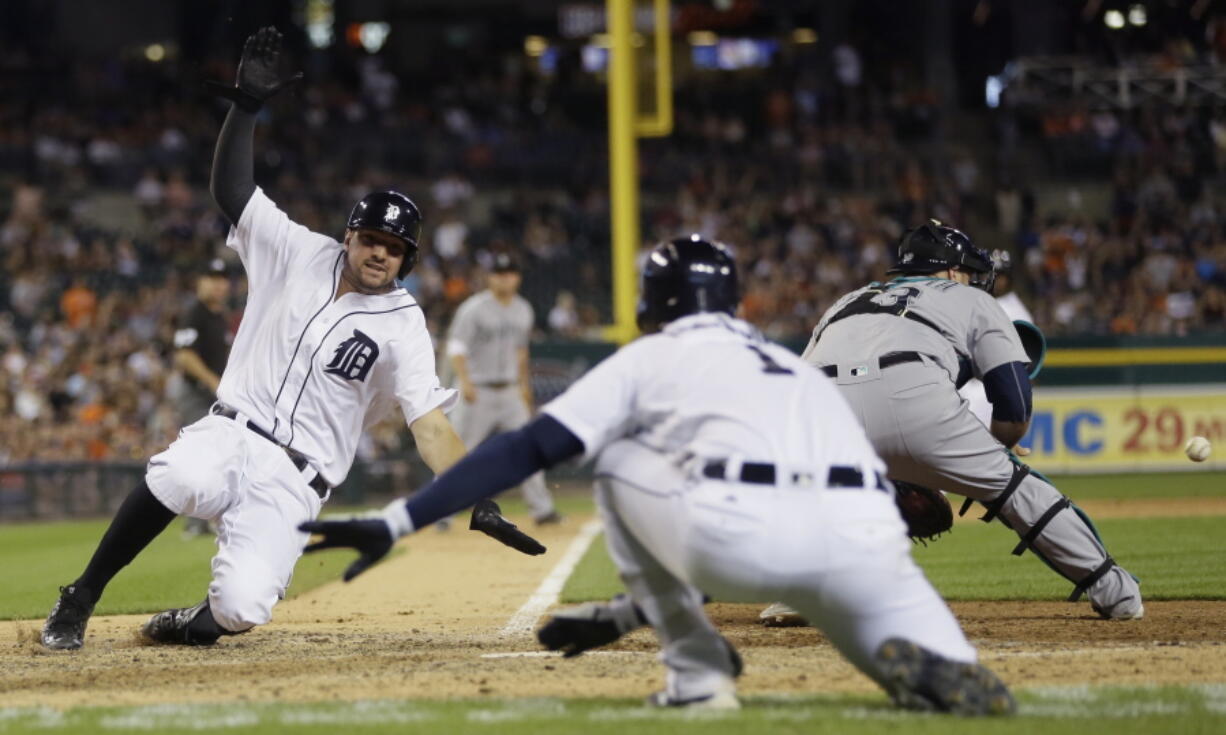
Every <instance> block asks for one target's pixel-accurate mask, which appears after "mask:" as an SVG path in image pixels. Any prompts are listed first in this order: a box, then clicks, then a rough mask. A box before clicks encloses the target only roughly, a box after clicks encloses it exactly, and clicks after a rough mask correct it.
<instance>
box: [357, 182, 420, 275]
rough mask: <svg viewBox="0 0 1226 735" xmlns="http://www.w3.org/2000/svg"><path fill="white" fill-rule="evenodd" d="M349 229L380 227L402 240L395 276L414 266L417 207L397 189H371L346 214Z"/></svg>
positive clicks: (377, 228) (415, 260)
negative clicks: (403, 244)
mask: <svg viewBox="0 0 1226 735" xmlns="http://www.w3.org/2000/svg"><path fill="white" fill-rule="evenodd" d="M348 227H349V229H351V230H361V229H366V230H382V231H383V232H386V233H388V234H391V235H395V236H396V237H398V238H400V239H401V240H404V243H405V248H404V261H403V262H402V263H401V264H400V272H399V273H397V274H396V277H397V278H404V277H405V276H407V275H408V274H409V271H411V270H413V266H415V265H417V241H418V239H419V238H420V237H421V210H420V209H418V208H417V205H416V204H414V203H413V200H412V199H409V198H408V197H407V196H405V195H404V194H401V193H400V192H398V191H374V192H371V193H369V194H367V195H366V196H364V197H362V201H360V202H358V203H357V204H356V205H355V206H354V207H353V211H352V212H350V213H349V224H348Z"/></svg>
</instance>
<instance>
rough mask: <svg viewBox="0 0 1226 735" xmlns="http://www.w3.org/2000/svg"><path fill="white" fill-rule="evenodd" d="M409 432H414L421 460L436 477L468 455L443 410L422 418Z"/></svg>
mask: <svg viewBox="0 0 1226 735" xmlns="http://www.w3.org/2000/svg"><path fill="white" fill-rule="evenodd" d="M409 430H410V431H411V432H413V441H415V442H416V443H417V451H418V452H420V453H421V458H422V459H424V460H425V461H426V465H427V466H429V467H430V469H431V470H432V471H433V472H434V474H436V475H438V474H441V473H443V472H445V471H446V470H447V468H449V467H451V466H452V465H453V464H455V463H456V462H459V461H460V458H461V457H463V456H464V454H465V453H466V450H465V448H464V442H462V441H460V437H459V435H457V434H456V433H455V429H454V428H452V426H451V422H450V421H448V420H447V415H446V414H444V413H443V411H442V409H438V408H436V409H434V410H433V411H431V412H429V413H427V414H425V415H424V416H421V417H420V418H418V419H417V420H416V421H414V422H413V423H412V424H410V425H409Z"/></svg>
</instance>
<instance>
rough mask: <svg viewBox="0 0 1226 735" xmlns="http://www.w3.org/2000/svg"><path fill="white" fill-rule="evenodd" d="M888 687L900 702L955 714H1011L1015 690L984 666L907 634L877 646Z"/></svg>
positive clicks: (1014, 709) (916, 707)
mask: <svg viewBox="0 0 1226 735" xmlns="http://www.w3.org/2000/svg"><path fill="white" fill-rule="evenodd" d="M875 658H876V662H877V666H878V669H879V671H880V674H881V676H882V681H883V683H884V685H885V688H886V691H888V692H889V694H890V698H891V699H893V700H894V703H895V704H897V705H898V706H899V707H904V708H906V709H917V710H927V711H933V710H935V711H937V712H949V713H952V714H956V715H1009V714H1013V712H1014V711H1016V709H1017V704H1016V702H1014V701H1013V695H1012V694H1010V693H1009V689H1008V688H1007V687H1005V685H1004V683H1003V682H1001V680H1000V679H998V678H997V677H996V675H995V674H993V673H992V672H991V671H989V670H988V669H987V667H985V666H981V665H979V664H972V663H964V662H960V661H950V660H949V659H947V658H944V657H943V656H940V655H938V654H936V653H933V652H932V651H929V650H928V649H926V648H924V647H923V646H920V645H918V644H915V643H912V642H911V641H908V640H906V639H904V638H890V639H889V640H887V641H886V642H885V643H882V644H881V646H880V647H879V648H878V649H877V653H876V656H875Z"/></svg>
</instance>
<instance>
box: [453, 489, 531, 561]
mask: <svg viewBox="0 0 1226 735" xmlns="http://www.w3.org/2000/svg"><path fill="white" fill-rule="evenodd" d="M468 528H469V530H472V531H480V532H482V533H484V534H485V535H486V536H489V537H490V538H493V539H496V540H498V541H500V542H502V543H504V544H506V545H507V546H510V547H511V548H512V549H515V550H516V551H522V552H523V553H525V554H527V555H529V556H537V555H538V554H544V553H545V550H546V549H545V547H544V546H543V545H541V542H539V541H537V540H536V539H534V538H532V537H531V536H529V535H528V534H526V533H524V532H523V531H521V530H519V527H518V526H516V525H515V524H514V523H511V522H510V521H508V520H507V519H506V518H503V517H502V509H501V508H499V507H498V504H497V503H495V502H494V501H492V500H482V501H481V502H479V503H477V504H476V505H474V506H473V515H472V520H471V521H469V523H468Z"/></svg>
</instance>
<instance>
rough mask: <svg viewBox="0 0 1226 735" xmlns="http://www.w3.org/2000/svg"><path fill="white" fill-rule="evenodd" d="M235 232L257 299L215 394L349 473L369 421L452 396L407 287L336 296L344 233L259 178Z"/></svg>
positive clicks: (415, 412)
mask: <svg viewBox="0 0 1226 735" xmlns="http://www.w3.org/2000/svg"><path fill="white" fill-rule="evenodd" d="M226 244H227V245H228V246H229V247H231V248H234V250H235V251H237V252H238V254H239V257H240V258H241V259H242V261H243V266H244V268H245V269H246V271H247V281H248V295H247V307H246V310H245V311H244V313H243V321H242V324H241V325H240V326H239V329H238V334H237V335H236V336H235V338H234V346H233V348H232V349H231V351H230V361H229V363H228V364H227V365H226V370H225V372H224V373H223V374H222V377H221V386H220V387H219V388H218V390H217V396H218V398H219V399H220V400H221V402H222V403H225V404H227V405H229V406H232V407H233V408H236V409H238V410H239V411H240V412H242V413H243V414H246V415H247V416H248V417H249V418H250V419H251V420H252V421H254V422H255V423H256V424H258V425H259V426H260V427H261V428H263V429H264V430H265V431H267V432H269V433H270V434H272V435H273V436H275V437H276V439H277V441H279V442H281V443H282V444H284V445H286V446H289V447H292V448H294V449H296V450H298V451H299V452H301V453H302V454H303V455H305V456H306V457H307V459H308V460H309V461H310V463H311V465H312V466H313V467H314V468H315V470H316V471H318V472H319V473H320V474H321V475H323V477H324V479H325V480H327V482H328V484H329V485H332V486H334V487H335V486H336V485H338V484H340V482H341V481H342V480H344V479H345V476H346V474H348V472H349V468H350V466H351V465H352V464H353V456H354V453H355V451H356V450H357V443H358V439H359V437H360V436H361V432H362V429H363V428H365V427H367V426H370V425H372V424H374V423H376V422H377V421H378V420H379V419H381V418H382V417H383V416H384V415H385V414H386V412H387V411H388V410H390V408H391V406H392V405H393V403H394V402H395V403H399V404H400V408H401V410H402V411H403V412H404V417H405V420H406V421H407V422H408V423H410V424H411V423H413V422H414V421H416V420H417V419H418V418H419V417H421V416H422V415H424V414H426V413H428V412H429V411H432V410H433V409H435V408H440V407H441V408H444V409H446V408H449V407H450V406H451V405H452V404H453V403H454V402H455V395H456V393H455V391H453V390H450V389H446V388H443V387H442V386H441V385H440V384H439V379H438V376H437V373H436V370H435V361H434V349H433V346H432V343H431V340H430V335H429V334H428V333H427V331H426V320H425V317H424V316H423V315H422V312H421V307H420V306H419V305H418V304H417V301H416V300H415V299H414V298H413V297H412V296H411V295H410V294H409V292H408V291H406V290H405V289H403V288H395V289H393V290H391V291H389V292H387V293H382V294H378V295H368V294H361V293H354V292H350V293H346V294H345V295H344V296H341V297H340V298H339V299H338V298H335V295H336V290H337V286H338V284H339V279H340V274H341V268H342V266H343V265H344V257H345V251H344V247H343V246H342V245H341V243H339V242H337V241H336V240H334V239H332V238H330V237H328V236H326V235H321V234H319V233H315V232H311V231H310V230H308V229H307V228H305V227H303V226H302V225H299V224H297V223H295V222H292V221H290V219H289V217H288V216H287V215H286V214H285V213H284V212H282V211H281V210H280V209H278V208H277V206H276V205H275V204H274V203H273V202H272V200H270V199H269V198H268V197H267V196H265V194H264V192H263V191H262V190H260V189H257V190H256V192H255V194H253V195H252V197H251V200H250V201H249V202H248V203H247V206H246V208H245V209H244V210H243V215H242V217H241V218H240V219H239V222H238V224H237V226H235V227H233V228H231V230H230V235H229V238H228V239H227V240H226Z"/></svg>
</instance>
